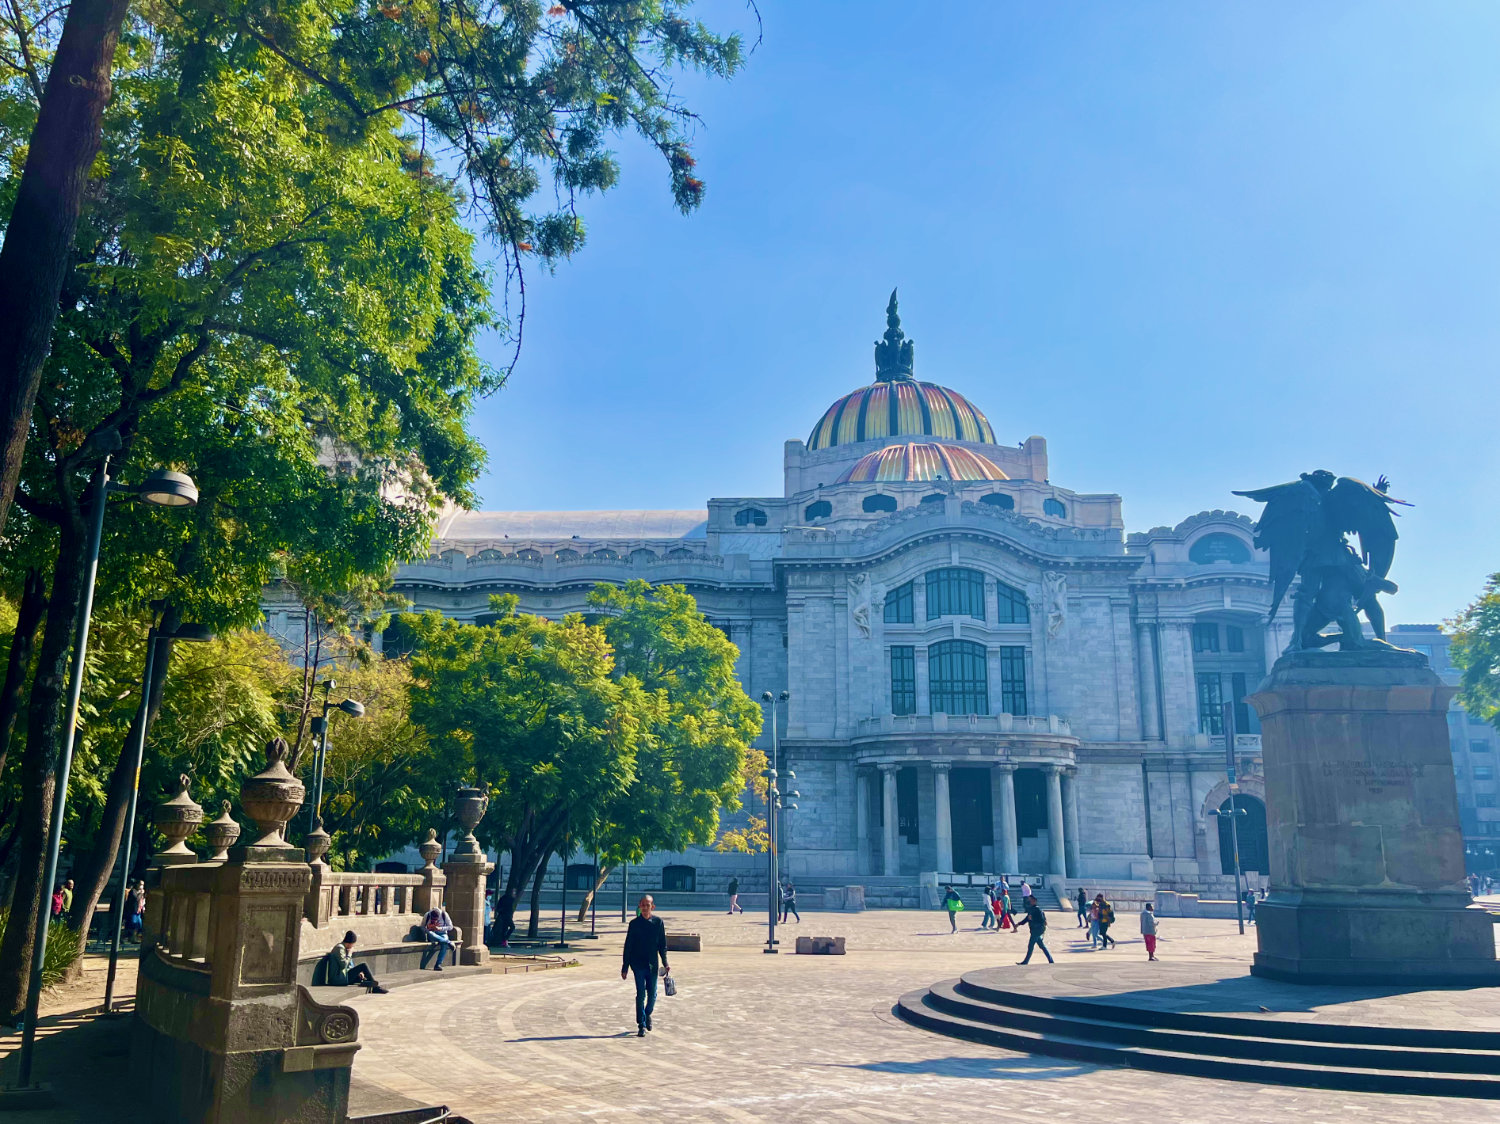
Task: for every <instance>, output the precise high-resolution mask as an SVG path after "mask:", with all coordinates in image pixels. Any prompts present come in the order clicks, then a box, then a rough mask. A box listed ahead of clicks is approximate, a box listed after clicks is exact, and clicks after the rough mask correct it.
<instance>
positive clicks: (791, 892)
mask: <svg viewBox="0 0 1500 1124" xmlns="http://www.w3.org/2000/svg"><path fill="white" fill-rule="evenodd" d="M789 913H790V914H791V915H792V916H793V917H795V918H796V919H797V924H799V925H800V924H802V914H800V913H798V912H797V887H795V886H793V885H792V880H791V879H790V878H788V879H787V880H786V881H785V882H784V883H782V886H781V920H782V921H783V922H785V921H786V918H787V914H789Z"/></svg>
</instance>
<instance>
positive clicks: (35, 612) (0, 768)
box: [0, 570, 47, 778]
mask: <svg viewBox="0 0 1500 1124" xmlns="http://www.w3.org/2000/svg"><path fill="white" fill-rule="evenodd" d="M46 611H47V592H46V589H45V588H44V587H43V585H42V575H41V572H40V571H38V570H27V571H26V585H25V586H24V588H23V589H22V590H21V604H20V606H19V607H18V609H17V613H16V631H15V632H14V633H13V634H12V635H11V638H10V662H9V663H7V664H6V667H5V686H4V687H0V778H4V776H5V759H6V758H7V757H8V756H9V755H10V739H11V735H12V734H14V733H15V730H16V718H17V717H18V716H19V715H20V713H21V697H22V695H24V694H25V691H26V675H27V673H28V672H29V671H31V653H32V651H33V649H34V648H35V646H36V645H35V640H36V630H37V626H38V625H40V624H41V623H42V614H43V613H45V612H46Z"/></svg>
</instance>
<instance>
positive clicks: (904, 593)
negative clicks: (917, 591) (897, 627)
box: [885, 582, 914, 624]
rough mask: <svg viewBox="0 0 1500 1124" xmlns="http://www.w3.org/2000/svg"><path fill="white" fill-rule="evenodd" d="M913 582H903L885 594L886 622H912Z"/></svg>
mask: <svg viewBox="0 0 1500 1124" xmlns="http://www.w3.org/2000/svg"><path fill="white" fill-rule="evenodd" d="M913 619H914V618H913V616H912V596H911V582H903V583H902V584H900V585H898V586H897V587H896V588H895V589H893V590H891V591H890V592H889V593H887V594H886V595H885V623H886V624H911V622H912V620H913Z"/></svg>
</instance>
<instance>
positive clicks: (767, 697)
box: [760, 691, 773, 702]
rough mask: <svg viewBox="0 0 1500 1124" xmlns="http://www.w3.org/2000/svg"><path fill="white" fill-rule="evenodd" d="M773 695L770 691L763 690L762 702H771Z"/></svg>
mask: <svg viewBox="0 0 1500 1124" xmlns="http://www.w3.org/2000/svg"><path fill="white" fill-rule="evenodd" d="M772 697H773V696H772V695H771V692H770V691H762V692H761V695H760V701H761V702H770V701H771V699H772Z"/></svg>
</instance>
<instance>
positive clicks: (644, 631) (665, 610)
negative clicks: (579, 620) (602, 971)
mask: <svg viewBox="0 0 1500 1124" xmlns="http://www.w3.org/2000/svg"><path fill="white" fill-rule="evenodd" d="M589 607H590V608H591V609H592V610H594V611H595V612H597V613H598V614H599V615H600V616H599V627H600V628H602V629H603V630H604V635H605V637H606V638H607V639H608V640H609V643H610V646H611V647H612V648H613V650H614V656H615V674H616V676H617V677H629V678H633V679H635V680H638V681H639V682H640V684H641V686H642V688H643V689H644V690H645V691H646V692H647V694H648V695H649V696H653V697H654V705H653V706H652V707H651V708H649V709H648V710H647V711H646V712H644V718H645V721H644V722H643V726H642V736H641V738H640V741H639V746H638V749H637V752H636V761H635V777H634V780H633V781H632V782H631V784H630V787H629V788H628V789H626V791H625V792H624V793H622V794H621V795H620V797H619V798H618V799H616V800H615V801H613V802H612V803H611V804H610V805H609V806H608V809H607V811H606V816H605V822H604V825H603V827H602V829H601V831H600V833H599V837H598V844H599V850H600V853H601V855H603V856H605V858H606V859H607V860H608V861H609V862H610V863H611V865H613V864H614V863H618V862H622V861H628V862H639V861H640V860H641V859H642V858H644V857H645V853H646V852H647V851H681V850H683V849H684V848H685V847H687V846H688V845H690V844H694V843H697V844H709V843H713V842H714V840H715V837H716V835H717V834H718V828H719V813H720V810H721V809H728V810H735V809H737V808H739V806H740V793H741V792H742V791H743V790H744V788H745V785H746V772H747V765H748V766H749V767H750V768H753V769H754V772H753V773H752V774H751V776H752V777H754V776H757V775H758V774H759V772H760V769H762V768H764V767H765V766H764V755H763V754H760V753H759V752H758V751H752V749H751V747H750V743H751V741H753V740H754V739H755V737H756V736H757V735H758V734H759V733H760V724H761V713H760V708H759V707H758V706H756V705H755V703H754V702H753V701H752V700H751V699H750V698H749V696H747V695H746V694H745V692H744V690H743V689H742V688H741V686H740V683H739V680H738V678H736V676H735V672H734V665H735V661H736V660H737V659H738V658H739V650H738V649H737V648H735V646H734V645H733V644H732V643H730V641H729V639H728V638H727V637H726V636H725V635H724V634H723V633H722V632H720V631H719V630H718V629H717V628H715V627H714V626H713V625H711V624H710V623H709V622H708V620H707V619H706V618H705V617H704V616H703V614H702V613H700V612H699V611H698V605H697V602H696V601H694V600H693V597H692V596H691V595H690V594H689V593H688V592H687V590H685V589H684V588H683V587H682V586H680V585H661V586H655V587H652V586H650V585H648V584H647V583H646V582H644V581H639V580H636V581H631V582H628V583H627V584H626V585H624V586H623V587H620V586H612V585H599V586H596V587H595V588H594V591H593V592H592V593H590V594H589ZM742 835H744V833H736V834H734V835H727V836H726V839H725V840H723V841H721V844H722V845H724V846H725V847H726V848H734V849H741V848H744V849H752V848H753V840H752V839H751V838H750V837H749V836H748V835H744V837H743V838H742ZM584 841H585V842H587V841H588V840H587V839H585V840H584Z"/></svg>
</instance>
